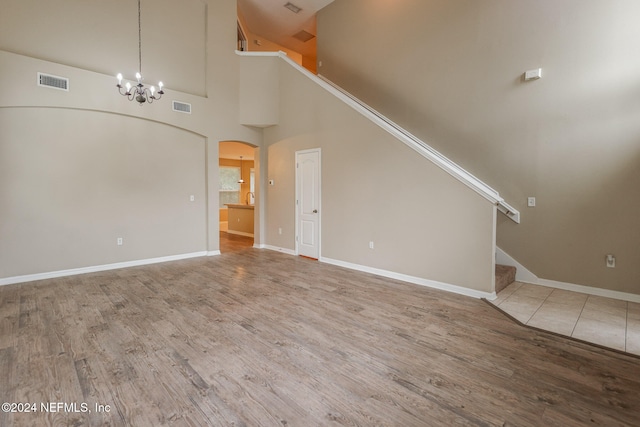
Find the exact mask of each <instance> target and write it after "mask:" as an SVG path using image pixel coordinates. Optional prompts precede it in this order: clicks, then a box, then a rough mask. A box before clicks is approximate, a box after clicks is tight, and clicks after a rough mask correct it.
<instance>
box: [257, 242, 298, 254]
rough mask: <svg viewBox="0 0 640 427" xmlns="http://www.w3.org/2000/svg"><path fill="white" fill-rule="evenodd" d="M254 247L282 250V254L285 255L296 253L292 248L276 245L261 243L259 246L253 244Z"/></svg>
mask: <svg viewBox="0 0 640 427" xmlns="http://www.w3.org/2000/svg"><path fill="white" fill-rule="evenodd" d="M254 247H256V248H258V249H269V250H270V251H276V252H282V253H283V254H287V255H293V256H296V255H298V254H297V253H296V251H294V250H293V249H286V248H280V247H278V246H271V245H265V244H261V245H259V246H255V245H254Z"/></svg>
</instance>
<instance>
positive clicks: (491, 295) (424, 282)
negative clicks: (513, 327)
mask: <svg viewBox="0 0 640 427" xmlns="http://www.w3.org/2000/svg"><path fill="white" fill-rule="evenodd" d="M320 262H324V263H327V264H332V265H336V266H338V267H344V268H348V269H351V270H357V271H362V272H365V273H371V274H375V275H377V276H382V277H388V278H390V279H395V280H401V281H403V282H408V283H413V284H415V285H420V286H426V287H429V288H434V289H440V290H442V291H447V292H453V293H455V294H460V295H465V296H468V297H472V298H478V299H480V298H486V299H488V300H494V299H496V293H495V292H482V291H476V290H474V289H469V288H464V287H462V286H457V285H451V284H449V283H443V282H438V281H435V280H429V279H423V278H422V277H415V276H409V275H406V274H402V273H396V272H393V271H388V270H381V269H379V268H373V267H367V266H366V265H360V264H353V263H350V262H346V261H340V260H337V259H331V258H325V257H320Z"/></svg>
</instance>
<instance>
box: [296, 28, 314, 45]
mask: <svg viewBox="0 0 640 427" xmlns="http://www.w3.org/2000/svg"><path fill="white" fill-rule="evenodd" d="M314 37H315V36H314V35H313V34H311V33H309V32H307V31H305V30H302V31H300V32H298V33H296V34H294V35H293V38H295V39H298V40H300V41H301V42H304V43H306V42H308V41H309V40H311V39H312V38H314Z"/></svg>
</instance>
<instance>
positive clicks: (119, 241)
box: [116, 237, 122, 246]
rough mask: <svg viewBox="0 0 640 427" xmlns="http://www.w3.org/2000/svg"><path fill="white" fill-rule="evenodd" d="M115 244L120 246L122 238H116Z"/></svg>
mask: <svg viewBox="0 0 640 427" xmlns="http://www.w3.org/2000/svg"><path fill="white" fill-rule="evenodd" d="M116 244H117V245H118V246H122V237H118V238H117V239H116Z"/></svg>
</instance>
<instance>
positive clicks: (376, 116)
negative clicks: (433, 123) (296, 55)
mask: <svg viewBox="0 0 640 427" xmlns="http://www.w3.org/2000/svg"><path fill="white" fill-rule="evenodd" d="M236 53H237V54H238V55H241V56H279V57H280V58H282V59H283V60H285V61H286V62H287V63H289V65H291V66H292V67H293V68H295V69H296V70H298V71H299V72H301V73H302V74H303V75H305V76H306V77H308V78H309V79H311V80H312V81H314V82H315V83H316V84H318V85H320V86H321V87H322V88H324V89H325V90H327V91H328V92H330V93H331V94H333V95H334V96H336V97H337V98H339V99H340V100H342V101H343V102H344V103H346V104H347V105H349V106H350V107H351V108H353V109H354V110H356V111H358V112H359V113H360V114H362V115H363V116H365V117H367V118H368V119H369V120H371V121H372V122H373V123H375V124H376V125H378V126H380V127H381V128H382V129H384V130H386V131H387V132H389V133H390V134H392V135H393V136H395V137H396V138H398V139H399V140H400V141H402V142H404V143H405V144H406V145H408V146H409V147H411V148H412V149H414V150H415V151H416V152H418V153H419V154H420V155H422V156H423V157H425V158H427V159H429V160H431V161H432V162H433V163H435V164H436V165H438V166H439V167H440V168H441V169H443V170H444V171H445V172H447V173H448V174H450V175H451V176H453V177H454V178H456V179H458V180H459V181H460V182H462V183H463V184H465V185H466V186H468V187H469V188H471V189H473V190H474V191H476V192H477V193H478V194H480V195H481V196H483V197H484V198H486V199H487V200H489V201H490V202H491V203H493V204H495V205H496V206H497V208H498V210H499V211H500V212H502V213H504V214H505V215H506V216H507V217H508V218H510V219H511V220H513V221H515V222H517V223H520V212H518V210H517V209H515V208H513V207H512V206H510V205H509V204H508V203H507V202H505V201H504V199H503V198H502V197H500V194H499V193H498V192H497V191H496V190H494V189H493V188H491V187H490V186H488V185H487V184H485V183H484V182H482V181H481V180H479V179H478V178H476V177H475V176H473V175H472V174H471V173H469V172H467V171H466V170H464V168H462V167H461V166H459V165H458V164H456V163H455V162H453V161H452V160H450V159H448V158H447V157H445V156H444V155H442V154H441V153H439V152H438V151H436V150H434V149H433V148H432V147H430V146H429V145H428V144H427V143H425V142H424V141H422V140H421V139H419V138H418V137H416V136H414V135H413V134H411V133H410V132H409V131H407V130H406V129H403V128H402V127H401V126H399V125H398V124H396V123H394V122H393V121H391V120H390V119H389V118H387V117H386V116H384V115H383V114H381V113H380V112H378V111H376V110H375V109H374V108H372V107H370V106H369V105H367V104H365V103H364V102H362V101H361V100H359V99H358V98H356V97H354V96H353V95H351V94H350V93H349V92H347V91H345V90H344V89H342V88H341V87H339V86H338V85H336V84H335V83H333V82H331V81H329V80H327V79H326V78H324V77H322V76H320V75H318V76H317V75H315V74H313V73H312V72H310V71H309V70H307V69H306V68H304V67H302V66H301V65H299V64H298V63H296V62H295V61H293V60H292V59H291V58H289V57H288V56H287V54H286V53H285V52H282V51H281V52H241V51H236Z"/></svg>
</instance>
